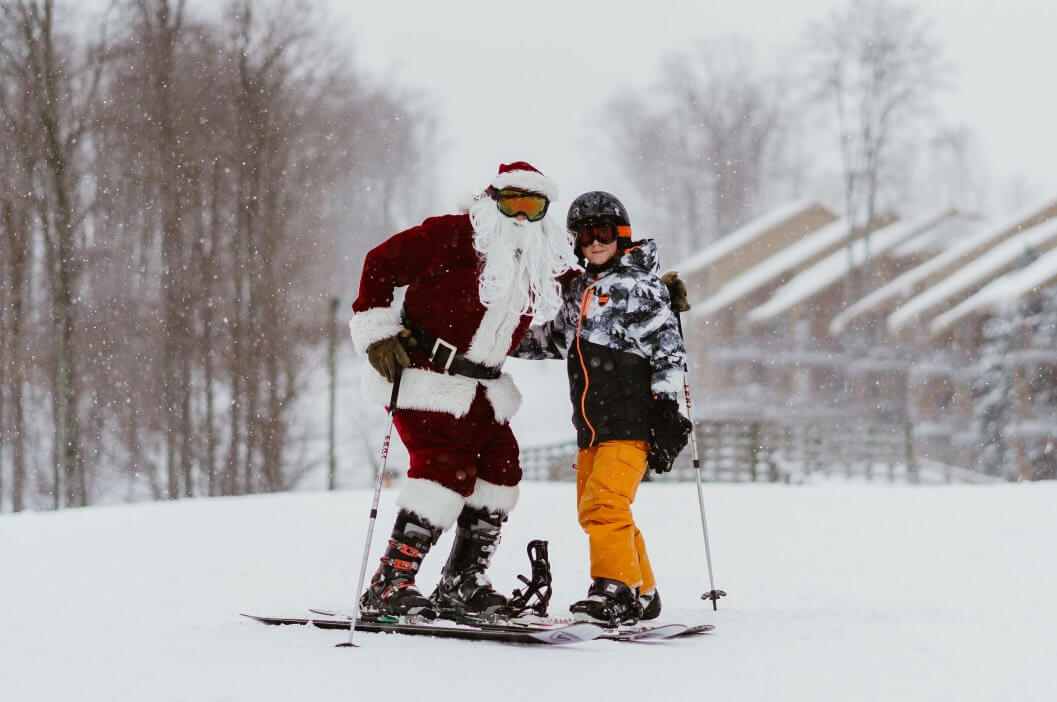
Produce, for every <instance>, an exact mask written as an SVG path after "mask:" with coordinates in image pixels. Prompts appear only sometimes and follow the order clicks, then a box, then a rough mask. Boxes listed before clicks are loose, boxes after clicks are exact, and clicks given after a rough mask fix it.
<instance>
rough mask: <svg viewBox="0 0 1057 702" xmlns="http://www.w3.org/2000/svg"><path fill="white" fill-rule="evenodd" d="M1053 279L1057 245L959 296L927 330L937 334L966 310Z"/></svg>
mask: <svg viewBox="0 0 1057 702" xmlns="http://www.w3.org/2000/svg"><path fill="white" fill-rule="evenodd" d="M1055 283H1057V249H1054V250H1052V251H1048V252H1047V253H1045V254H1043V255H1042V256H1039V257H1038V258H1037V259H1036V260H1035V261H1034V262H1033V263H1032V264H1030V265H1028V266H1025V267H1024V268H1021V269H1020V270H1017V271H1013V272H1011V273H1007V274H1005V275H1004V276H1002V277H1000V278H995V279H994V280H992V281H991V282H990V283H988V284H987V285H985V286H984V287H982V288H980V289H979V290H978V291H977V292H976V293H975V294H973V295H970V296H969V297H967V298H965V299H964V300H962V301H961V302H960V303H959V304H958V305H956V306H954V307H952V308H951V309H949V310H947V311H946V312H944V313H943V314H941V315H937V316H936V318H935V319H933V320H932V323H931V324H930V325H929V331H931V332H932V333H933V334H939V333H941V332H943V331H944V330H946V329H947V328H948V327H950V326H952V325H954V324H956V323H957V322H959V321H960V320H961V319H963V318H964V317H966V316H968V315H970V314H976V313H984V312H989V311H993V310H995V309H996V308H998V307H1000V306H1002V305H1004V304H1006V303H1008V302H1011V301H1013V300H1017V299H1019V298H1021V297H1023V296H1024V295H1028V294H1030V293H1032V292H1035V291H1037V290H1040V289H1042V288H1045V287H1047V286H1050V285H1053V284H1055Z"/></svg>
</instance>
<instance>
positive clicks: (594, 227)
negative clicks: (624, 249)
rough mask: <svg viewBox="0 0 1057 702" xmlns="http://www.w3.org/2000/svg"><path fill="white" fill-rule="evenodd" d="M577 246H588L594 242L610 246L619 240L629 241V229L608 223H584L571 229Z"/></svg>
mask: <svg viewBox="0 0 1057 702" xmlns="http://www.w3.org/2000/svg"><path fill="white" fill-rule="evenodd" d="M573 234H575V235H576V245H577V246H590V245H591V244H593V243H594V242H596V241H597V242H598V243H599V244H612V243H613V242H614V241H616V240H617V239H620V238H625V239H628V240H630V239H631V227H621V226H618V225H616V224H612V223H610V222H584V223H583V224H579V225H577V226H575V227H573Z"/></svg>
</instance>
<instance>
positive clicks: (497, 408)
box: [480, 373, 521, 424]
mask: <svg viewBox="0 0 1057 702" xmlns="http://www.w3.org/2000/svg"><path fill="white" fill-rule="evenodd" d="M480 382H481V385H483V386H484V389H485V393H486V394H487V395H488V401H489V402H491V403H492V411H493V412H495V420H496V421H497V422H499V423H500V424H506V423H507V422H509V421H510V418H511V417H513V416H514V415H515V414H517V411H518V410H519V409H520V408H521V392H520V391H519V390H518V389H517V385H515V384H514V379H513V378H512V377H511V376H510V374H509V373H503V374H502V375H501V376H499V377H498V378H496V379H495V380H482V381H480Z"/></svg>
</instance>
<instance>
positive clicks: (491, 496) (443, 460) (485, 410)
mask: <svg viewBox="0 0 1057 702" xmlns="http://www.w3.org/2000/svg"><path fill="white" fill-rule="evenodd" d="M556 197H557V189H556V188H555V185H554V183H553V182H552V181H551V180H550V179H549V178H547V177H546V176H544V175H543V173H541V172H540V171H538V170H537V169H536V168H534V167H532V166H531V165H530V164H528V163H525V162H523V161H519V162H517V163H512V164H503V165H501V166H500V167H499V173H498V175H497V176H496V177H495V178H494V179H493V180H492V182H491V184H490V185H489V186H488V187H487V189H485V190H484V191H483V192H481V193H480V194H479V195H477V197H475V198H474V199H473V202H472V204H471V205H470V206H469V207H468V208H465V209H466V210H467V211H465V212H462V213H461V214H454V215H445V216H441V217H432V218H430V219H427V220H426V221H424V222H423V223H422V224H420V225H418V226H417V227H412V228H411V229H408V230H406V231H403V232H400V233H399V234H396V235H394V236H392V237H391V238H390V239H388V240H387V241H385V242H384V243H382V244H381V245H380V246H378V247H377V248H375V249H372V250H371V251H370V253H368V254H367V258H366V260H365V262H364V266H363V274H362V276H361V278H360V291H359V297H357V299H356V301H355V302H354V303H353V306H352V309H353V315H352V320H351V322H350V324H349V327H350V330H351V333H352V339H353V342H354V343H355V345H356V348H357V349H358V350H359V351H361V352H363V353H366V354H367V357H368V359H369V360H370V362H371V366H372V367H373V368H374V370H371V369H368V370H367V371H366V373H365V375H364V379H363V390H364V394H365V396H366V397H368V398H369V399H372V400H376V401H377V402H379V403H381V404H388V403H389V401H390V399H391V397H392V390H393V385H392V383H393V380H394V379H395V377H396V375H397V370H398V366H399V367H400V370H401V378H400V386H399V389H398V399H397V402H396V409H395V411H394V413H393V422H394V425H395V426H396V429H397V432H398V433H399V434H400V438H401V439H402V440H403V442H404V445H405V446H406V447H407V449H408V452H409V453H410V456H411V465H410V468H409V470H408V479H407V481H406V482H405V483H404V486H403V488H402V489H401V491H400V494H399V497H398V499H397V503H398V505H399V507H400V511H399V513H398V515H397V518H396V524H395V526H394V527H393V532H392V537H391V538H390V539H389V546H388V549H387V550H386V552H385V555H384V556H383V557H382V559H381V564H380V566H379V568H378V571H377V572H376V573H375V575H374V577H373V578H372V580H371V583H370V586H369V587H368V588H367V590H366V591H365V592H364V594H363V597H362V600H361V605H362V607H363V608H364V609H365V610H367V611H375V612H381V613H386V614H398V615H400V614H418V615H422V616H427V617H431V616H437V615H439V614H443V615H448V614H461V613H490V612H498V611H501V610H502V608H503V607H504V606H505V605H506V604H507V602H506V598H505V597H503V596H502V595H500V594H499V593H497V592H496V591H495V589H494V588H493V587H492V584H491V583H490V581H489V579H488V577H487V575H486V574H485V571H486V569H487V568H488V565H489V563H490V562H491V559H492V554H493V553H494V551H495V548H496V545H497V544H498V543H499V535H500V529H501V528H502V524H503V522H504V521H506V518H507V515H508V514H509V513H510V511H511V510H513V509H514V506H515V505H516V504H517V499H518V483H519V482H520V480H521V466H520V464H519V461H518V445H517V441H516V440H515V439H514V435H513V433H512V432H511V430H510V426H509V424H508V421H509V420H510V418H511V417H512V416H513V415H514V413H515V412H516V411H517V409H518V406H519V404H520V402H521V395H520V393H519V392H518V390H517V388H516V387H515V385H514V383H513V380H512V379H511V377H510V376H509V375H508V374H506V373H503V372H502V370H501V369H502V366H503V361H504V360H505V359H506V357H507V354H508V353H510V352H511V351H512V350H514V349H516V348H517V346H518V344H519V343H520V341H521V339H522V337H523V336H524V335H525V332H526V330H527V329H528V327H529V325H530V324H531V322H532V321H533V319H534V318H535V320H536V321H538V322H543V321H548V320H550V319H552V318H553V317H554V315H555V313H556V312H557V311H558V308H559V306H560V305H561V287H560V284H559V278H560V277H561V276H562V275H563V274H564V273H566V272H567V271H568V270H569V269H571V268H574V267H575V266H576V260H575V257H574V253H573V248H572V246H571V245H570V238H569V234H568V232H567V231H566V230H565V228H564V227H563V226H562V225H561V224H560V223H559V222H558V221H556V219H555V218H554V217H553V216H552V215H549V214H548V210H549V205H550V203H551V202H552V201H553V200H554V199H555V198H556ZM402 286H407V291H406V294H405V296H404V303H403V308H402V309H396V308H394V307H393V305H392V303H393V295H394V290H395V289H396V288H398V287H402ZM375 371H377V372H375ZM456 524H457V525H458V530H457V532H456V536H455V542H454V544H453V546H452V551H451V555H450V556H449V558H448V561H447V563H446V564H445V566H444V570H443V573H442V575H441V579H440V582H439V584H438V585H437V587H436V589H435V591H434V592H433V594H432V595H431V596H430V597H429V598H426V597H425V596H423V595H422V593H421V592H420V591H419V590H418V589H417V587H416V585H415V575H416V573H417V572H418V570H419V567H420V566H421V563H422V560H423V558H424V557H425V556H426V554H427V552H428V551H429V550H430V548H431V547H432V546H433V545H434V544H435V543H436V542H437V539H438V538H439V537H440V534H441V533H442V532H443V531H445V530H447V529H449V528H451V527H452V526H454V525H456Z"/></svg>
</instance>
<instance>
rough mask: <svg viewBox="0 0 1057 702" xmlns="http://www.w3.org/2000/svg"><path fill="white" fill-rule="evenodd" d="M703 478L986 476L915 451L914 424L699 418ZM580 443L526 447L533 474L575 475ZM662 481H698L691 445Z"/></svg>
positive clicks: (528, 475)
mask: <svg viewBox="0 0 1057 702" xmlns="http://www.w3.org/2000/svg"><path fill="white" fill-rule="evenodd" d="M696 429H697V444H698V454H699V456H700V461H701V471H702V478H703V479H705V480H709V481H717V482H757V481H767V482H786V483H795V482H803V481H805V480H808V479H811V478H812V477H814V476H842V477H847V478H854V479H862V480H887V481H891V482H912V483H917V482H925V483H936V482H984V481H987V480H990V478H987V477H985V476H981V475H979V474H977V473H974V472H972V471H967V470H964V469H960V468H957V467H954V466H949V465H944V464H940V463H937V462H935V461H929V460H925V459H921V458H920V457H918V456H917V455H916V452H915V447H914V436H913V430H912V427H911V425H909V424H878V423H856V422H838V421H827V422H801V423H789V422H777V421H702V422H698V423H697V427H696ZM575 462H576V444H575V443H572V442H569V443H562V444H552V445H548V446H540V447H533V448H523V449H522V450H521V465H522V468H523V470H524V472H525V479H526V480H547V481H554V480H575V478H576V473H575V471H574V470H573V469H572V466H573V464H574V463H575ZM652 479H655V480H694V469H693V466H692V462H691V458H690V451H689V448H688V449H687V451H685V452H684V453H683V455H682V456H681V457H680V458H679V460H678V461H677V462H676V467H675V469H674V470H673V471H672V472H671V473H669V474H666V475H662V476H652Z"/></svg>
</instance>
